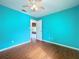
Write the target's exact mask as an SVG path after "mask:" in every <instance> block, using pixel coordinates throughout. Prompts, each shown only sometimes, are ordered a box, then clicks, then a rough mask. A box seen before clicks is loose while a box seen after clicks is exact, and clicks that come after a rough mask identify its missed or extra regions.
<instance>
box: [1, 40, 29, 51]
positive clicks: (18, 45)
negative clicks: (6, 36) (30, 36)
mask: <svg viewBox="0 0 79 59" xmlns="http://www.w3.org/2000/svg"><path fill="white" fill-rule="evenodd" d="M28 43H30V41H26V42H23V43H20V44H17V45H13V46H10V47H7V48H4V49H1V50H0V52H3V51H6V50H9V49H12V48H14V47H17V46H20V45H23V44H28Z"/></svg>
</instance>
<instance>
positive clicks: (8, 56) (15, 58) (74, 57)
mask: <svg viewBox="0 0 79 59" xmlns="http://www.w3.org/2000/svg"><path fill="white" fill-rule="evenodd" d="M0 59H79V52H78V51H75V50H72V49H68V48H64V47H61V46H57V45H54V44H49V43H45V42H40V41H37V43H32V44H24V45H21V46H18V47H15V48H12V49H9V50H7V51H4V52H0Z"/></svg>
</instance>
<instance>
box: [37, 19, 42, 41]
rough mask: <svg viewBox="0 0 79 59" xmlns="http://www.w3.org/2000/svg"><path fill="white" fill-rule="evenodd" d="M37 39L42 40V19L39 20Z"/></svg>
mask: <svg viewBox="0 0 79 59" xmlns="http://www.w3.org/2000/svg"><path fill="white" fill-rule="evenodd" d="M37 39H38V40H42V20H38V21H37Z"/></svg>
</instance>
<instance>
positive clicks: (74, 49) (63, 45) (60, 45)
mask: <svg viewBox="0 0 79 59" xmlns="http://www.w3.org/2000/svg"><path fill="white" fill-rule="evenodd" d="M42 41H44V42H47V43H51V44H55V45H58V46H62V47H66V48H69V49H73V50H77V51H79V49H78V48H75V47H71V46H68V45H64V44H60V43H56V42H51V41H47V40H42Z"/></svg>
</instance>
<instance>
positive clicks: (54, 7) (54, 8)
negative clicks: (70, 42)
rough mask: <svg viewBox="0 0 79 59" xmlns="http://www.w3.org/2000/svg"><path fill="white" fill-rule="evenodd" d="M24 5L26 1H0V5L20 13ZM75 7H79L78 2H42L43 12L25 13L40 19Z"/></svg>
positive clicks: (74, 0)
mask: <svg viewBox="0 0 79 59" xmlns="http://www.w3.org/2000/svg"><path fill="white" fill-rule="evenodd" d="M26 3H27V2H26V0H0V4H1V5H4V6H7V7H9V8H12V9H15V10H18V11H21V12H23V11H22V8H23V7H22V5H26ZM77 5H79V0H43V6H44V7H45V10H41V11H40V12H39V11H38V12H29V11H27V12H26V14H29V15H31V16H33V17H42V16H45V15H48V14H51V13H55V12H59V11H61V10H64V9H68V8H72V7H74V6H77ZM23 13H25V12H23Z"/></svg>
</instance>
